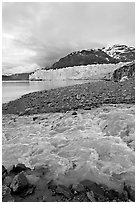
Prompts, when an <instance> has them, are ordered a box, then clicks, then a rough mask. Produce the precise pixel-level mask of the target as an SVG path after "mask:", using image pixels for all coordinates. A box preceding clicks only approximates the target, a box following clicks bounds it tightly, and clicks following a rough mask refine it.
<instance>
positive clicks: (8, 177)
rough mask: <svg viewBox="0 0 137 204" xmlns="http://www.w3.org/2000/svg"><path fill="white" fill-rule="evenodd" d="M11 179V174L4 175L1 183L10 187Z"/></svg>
mask: <svg viewBox="0 0 137 204" xmlns="http://www.w3.org/2000/svg"><path fill="white" fill-rule="evenodd" d="M12 180H13V178H12V177H11V176H6V177H5V179H4V181H3V183H4V185H6V186H8V187H10V184H11V182H12Z"/></svg>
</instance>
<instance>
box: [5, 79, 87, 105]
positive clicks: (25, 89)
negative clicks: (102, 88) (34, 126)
mask: <svg viewBox="0 0 137 204" xmlns="http://www.w3.org/2000/svg"><path fill="white" fill-rule="evenodd" d="M86 82H88V80H64V81H61V80H56V81H3V82H2V103H7V102H9V101H11V100H15V99H17V98H19V97H21V96H22V95H24V94H28V93H31V92H35V91H41V90H44V89H47V90H49V89H53V88H58V87H65V86H70V85H75V84H82V83H86Z"/></svg>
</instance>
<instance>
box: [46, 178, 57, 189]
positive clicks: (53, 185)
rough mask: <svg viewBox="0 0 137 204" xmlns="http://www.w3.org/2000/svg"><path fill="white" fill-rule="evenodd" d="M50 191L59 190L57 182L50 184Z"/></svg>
mask: <svg viewBox="0 0 137 204" xmlns="http://www.w3.org/2000/svg"><path fill="white" fill-rule="evenodd" d="M47 185H48V189H51V190H52V191H55V190H56V188H57V184H56V182H55V181H53V180H51V181H50V182H48V184H47Z"/></svg>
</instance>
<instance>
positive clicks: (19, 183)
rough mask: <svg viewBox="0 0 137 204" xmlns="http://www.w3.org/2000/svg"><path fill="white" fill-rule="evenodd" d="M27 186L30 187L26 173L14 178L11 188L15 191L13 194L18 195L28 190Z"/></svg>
mask: <svg viewBox="0 0 137 204" xmlns="http://www.w3.org/2000/svg"><path fill="white" fill-rule="evenodd" d="M27 186H28V181H27V178H26V176H25V175H24V172H21V173H19V174H18V175H16V176H15V177H14V178H13V180H12V183H11V185H10V188H11V189H12V190H13V192H15V193H16V192H19V191H21V190H22V189H24V188H26V187H27Z"/></svg>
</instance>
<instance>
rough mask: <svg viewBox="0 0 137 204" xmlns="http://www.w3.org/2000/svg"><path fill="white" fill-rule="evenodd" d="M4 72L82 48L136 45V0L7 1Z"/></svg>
mask: <svg viewBox="0 0 137 204" xmlns="http://www.w3.org/2000/svg"><path fill="white" fill-rule="evenodd" d="M2 21H3V22H2V27H3V41H2V42H3V57H2V59H3V60H2V61H3V73H15V72H29V71H32V70H33V69H35V68H36V67H37V65H38V66H42V67H43V66H47V65H51V64H52V63H54V62H55V61H57V60H58V59H59V58H61V57H63V56H65V55H67V54H68V53H70V52H73V51H76V50H79V49H88V48H97V47H98V48H99V47H103V46H109V45H113V44H118V43H119V44H126V45H129V46H134V43H135V39H134V38H135V5H134V3H119V2H118V3H93V2H89V3H84V2H80V3H67V2H66V3H63V2H61V3H46V2H45V3H32V2H31V3H19V2H18V3H3V18H2Z"/></svg>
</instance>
